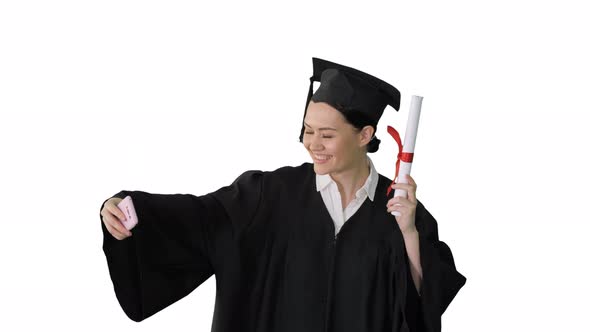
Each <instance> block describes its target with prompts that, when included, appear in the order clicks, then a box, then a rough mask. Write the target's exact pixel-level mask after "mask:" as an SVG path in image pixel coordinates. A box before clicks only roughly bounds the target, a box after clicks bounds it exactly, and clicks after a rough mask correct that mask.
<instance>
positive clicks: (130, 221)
mask: <svg viewBox="0 0 590 332" xmlns="http://www.w3.org/2000/svg"><path fill="white" fill-rule="evenodd" d="M117 206H118V207H119V209H120V210H121V211H123V213H124V214H125V218H126V220H124V221H122V223H123V226H125V228H127V230H130V229H132V228H133V227H135V225H137V221H138V220H137V213H136V212H135V207H134V206H133V201H132V200H131V196H127V197H125V198H124V199H123V200H122V201H121V202H119V204H117Z"/></svg>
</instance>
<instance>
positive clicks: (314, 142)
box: [309, 134, 324, 151]
mask: <svg viewBox="0 0 590 332" xmlns="http://www.w3.org/2000/svg"><path fill="white" fill-rule="evenodd" d="M309 141H310V143H309V149H310V150H312V151H320V150H323V148H324V146H323V145H322V144H321V140H320V137H319V135H317V134H314V135H312V137H310V139H309Z"/></svg>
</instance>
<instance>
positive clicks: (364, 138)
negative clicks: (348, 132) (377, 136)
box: [359, 126, 375, 146]
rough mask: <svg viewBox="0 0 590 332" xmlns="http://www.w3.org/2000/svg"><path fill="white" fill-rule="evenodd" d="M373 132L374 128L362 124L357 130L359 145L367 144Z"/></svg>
mask: <svg viewBox="0 0 590 332" xmlns="http://www.w3.org/2000/svg"><path fill="white" fill-rule="evenodd" d="M374 133H375V129H374V128H373V127H372V126H364V127H363V129H361V131H360V132H359V135H360V143H361V146H363V145H366V144H369V142H370V141H371V137H373V134H374Z"/></svg>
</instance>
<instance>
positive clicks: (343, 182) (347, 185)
mask: <svg viewBox="0 0 590 332" xmlns="http://www.w3.org/2000/svg"><path fill="white" fill-rule="evenodd" d="M370 170H371V168H370V165H369V160H368V159H367V156H363V157H362V158H359V159H358V161H357V162H356V163H354V164H353V165H352V167H350V168H348V169H346V170H343V171H340V172H332V173H330V177H331V178H332V180H334V182H336V184H337V185H338V190H339V191H340V196H342V197H343V198H345V197H346V198H347V199H348V198H350V197H353V196H354V195H355V194H356V192H357V191H358V190H359V189H360V188H361V187H362V186H363V184H365V182H366V181H367V178H368V177H369V173H370Z"/></svg>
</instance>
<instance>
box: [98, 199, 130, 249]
mask: <svg viewBox="0 0 590 332" xmlns="http://www.w3.org/2000/svg"><path fill="white" fill-rule="evenodd" d="M100 214H101V215H102V221H103V223H104V224H105V226H106V228H107V230H108V231H109V233H111V235H113V236H114V237H115V238H117V239H118V240H122V239H124V238H126V237H129V236H131V232H130V231H129V230H128V229H127V228H125V225H123V223H122V222H121V221H122V220H125V219H126V218H125V214H124V213H123V211H121V209H119V207H118V206H117V205H115V203H114V202H113V201H110V200H109V201H107V203H105V206H104V208H103V209H102V211H101V212H100Z"/></svg>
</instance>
